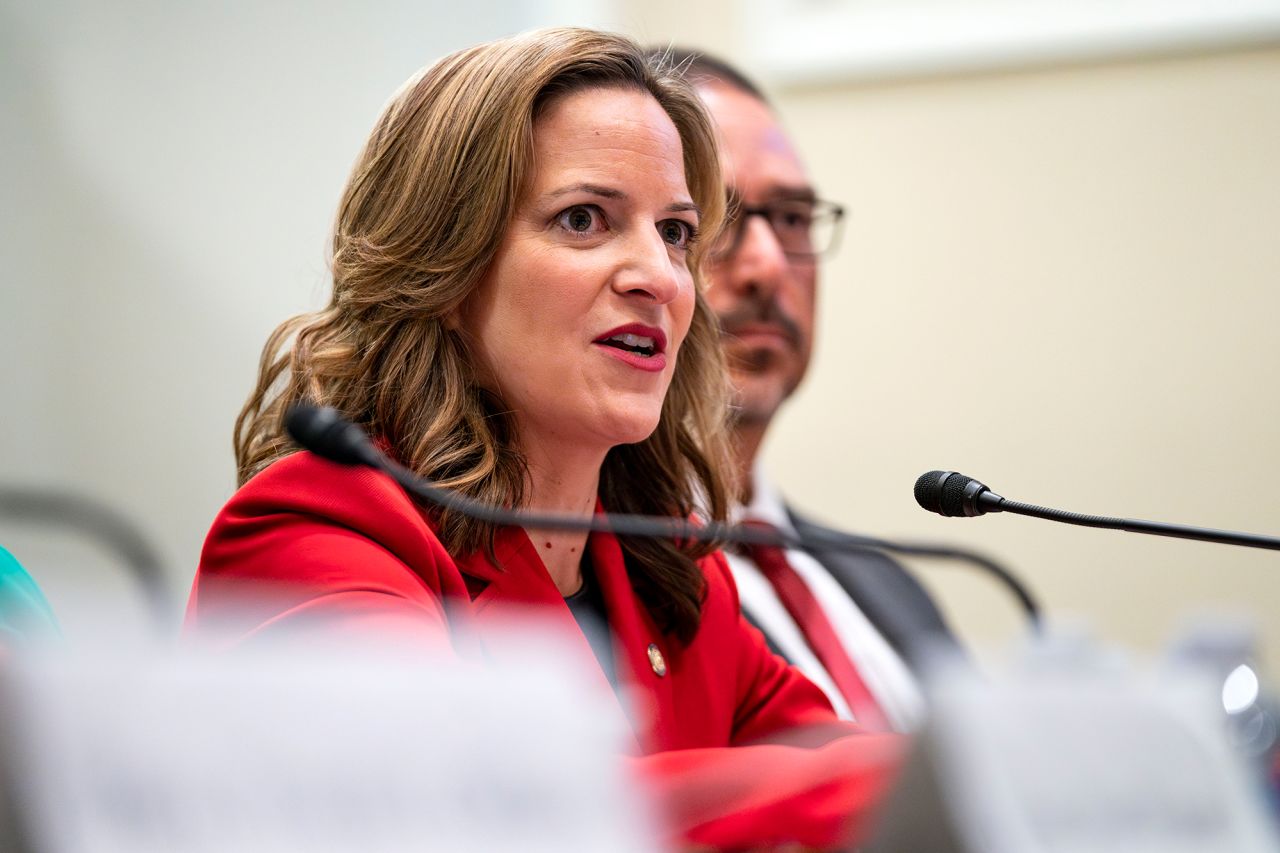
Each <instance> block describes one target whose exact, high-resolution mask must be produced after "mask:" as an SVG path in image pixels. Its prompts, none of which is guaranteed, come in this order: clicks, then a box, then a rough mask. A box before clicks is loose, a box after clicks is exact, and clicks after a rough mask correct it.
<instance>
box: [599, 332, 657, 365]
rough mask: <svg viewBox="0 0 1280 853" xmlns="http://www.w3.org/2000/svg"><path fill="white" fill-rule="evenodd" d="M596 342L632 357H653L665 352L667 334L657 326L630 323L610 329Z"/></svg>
mask: <svg viewBox="0 0 1280 853" xmlns="http://www.w3.org/2000/svg"><path fill="white" fill-rule="evenodd" d="M595 342H596V343H597V344H599V345H600V346H604V347H609V348H610V349H616V350H618V351H619V352H620V353H626V354H627V355H628V356H629V357H631V358H640V359H651V358H655V357H657V356H660V355H662V354H663V352H664V351H665V350H666V348H667V336H666V335H665V334H663V331H662V330H661V329H659V328H657V327H655V326H646V325H644V324H642V323H628V324H626V325H625V326H618V327H617V328H614V329H610V330H609V331H607V332H605V333H604V334H603V335H601V336H600V337H598V338H596V340H595Z"/></svg>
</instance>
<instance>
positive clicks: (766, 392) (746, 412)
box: [731, 373, 791, 423]
mask: <svg viewBox="0 0 1280 853" xmlns="http://www.w3.org/2000/svg"><path fill="white" fill-rule="evenodd" d="M731 381H732V384H733V388H734V394H733V405H734V411H735V416H734V419H735V420H736V421H738V422H739V423H768V422H769V421H770V420H772V419H773V416H774V414H776V413H777V411H778V409H779V408H780V407H781V406H782V404H783V403H784V402H786V399H787V397H788V396H790V393H791V392H790V388H789V386H788V384H787V382H786V381H784V379H783V378H782V377H779V376H760V375H758V374H747V375H745V376H744V375H741V374H738V373H734V374H733V375H732V377H731Z"/></svg>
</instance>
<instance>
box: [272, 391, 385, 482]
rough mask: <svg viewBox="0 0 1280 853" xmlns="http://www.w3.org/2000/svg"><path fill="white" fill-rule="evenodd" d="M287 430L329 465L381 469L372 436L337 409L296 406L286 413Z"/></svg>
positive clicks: (285, 424)
mask: <svg viewBox="0 0 1280 853" xmlns="http://www.w3.org/2000/svg"><path fill="white" fill-rule="evenodd" d="M284 428H285V430H287V431H288V433H289V435H290V437H291V438H293V440H294V441H296V442H297V443H298V444H299V445H301V446H302V447H304V448H306V449H307V450H310V451H311V452H312V453H314V454H316V455H317V456H323V457H324V458H325V459H328V460H329V461H330V462H338V463H340V464H342V465H368V466H370V467H373V468H379V467H381V464H380V463H381V457H380V456H379V454H378V451H377V450H376V449H375V448H374V446H373V444H372V443H371V442H370V441H369V436H367V435H365V434H364V430H362V429H360V427H358V426H356V425H355V424H353V423H351V422H350V421H348V420H347V419H346V418H344V417H343V416H342V415H341V414H340V413H339V412H338V410H337V409H334V408H331V407H329V406H313V405H311V404H310V403H294V404H293V405H292V406H290V407H289V411H288V412H286V413H285V416H284Z"/></svg>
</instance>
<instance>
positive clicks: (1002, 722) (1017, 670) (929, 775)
mask: <svg viewBox="0 0 1280 853" xmlns="http://www.w3.org/2000/svg"><path fill="white" fill-rule="evenodd" d="M1206 675H1207V673H1206V672H1199V671H1193V670H1191V669H1181V670H1170V669H1167V668H1162V669H1158V670H1157V669H1152V670H1142V669H1138V668H1136V667H1135V666H1133V665H1131V664H1130V663H1129V662H1128V661H1127V660H1125V659H1124V658H1122V657H1121V656H1118V655H1115V654H1111V653H1106V652H1104V651H1102V650H1099V649H1095V648H1093V647H1092V646H1090V645H1088V644H1083V643H1067V644H1061V645H1054V644H1046V645H1044V646H1041V647H1038V648H1032V649H1031V650H1030V652H1029V653H1028V654H1027V655H1026V656H1025V657H1024V658H1023V659H1021V660H1020V661H1019V662H1018V663H1017V664H1015V665H1012V666H1010V667H1008V669H1007V670H1006V671H1003V672H1001V673H999V674H998V675H996V676H995V677H993V678H990V679H981V678H979V677H978V676H976V675H975V674H973V673H972V672H971V671H969V670H966V669H963V668H959V667H942V668H940V669H939V670H938V671H937V672H935V673H933V674H932V675H931V676H930V677H929V679H928V681H929V690H928V692H929V695H930V701H931V710H930V721H929V722H928V724H927V725H926V726H925V727H924V729H923V731H922V732H921V733H920V735H919V736H918V737H917V739H916V742H915V744H914V748H913V752H912V756H911V758H910V759H909V761H908V762H907V767H906V770H905V771H904V773H903V778H902V779H901V781H900V784H899V785H898V788H897V789H896V790H895V792H894V795H893V797H892V798H891V802H890V804H889V806H888V807H887V809H886V813H885V815H884V819H883V822H882V825H881V828H880V834H879V837H878V839H877V841H876V843H875V844H872V845H870V846H868V848H867V853H889V851H892V852H893V853H1049V851H1053V853H1269V852H1270V853H1274V851H1276V850H1280V846H1277V837H1276V834H1275V829H1274V826H1273V825H1272V820H1271V818H1272V816H1271V815H1270V814H1268V811H1267V807H1266V804H1265V791H1264V787H1263V780H1262V778H1261V774H1258V773H1256V772H1251V771H1250V769H1249V768H1248V767H1247V765H1246V762H1245V756H1244V755H1243V754H1241V753H1239V752H1237V751H1234V750H1233V749H1232V748H1231V747H1230V745H1229V742H1228V737H1227V726H1228V721H1227V717H1226V715H1225V714H1224V713H1223V708H1222V705H1221V682H1220V681H1219V680H1215V679H1212V678H1208V677H1204V676H1206Z"/></svg>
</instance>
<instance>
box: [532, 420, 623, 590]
mask: <svg viewBox="0 0 1280 853" xmlns="http://www.w3.org/2000/svg"><path fill="white" fill-rule="evenodd" d="M604 455H605V454H604V453H603V452H598V451H597V452H589V451H584V450H583V449H581V448H562V447H561V448H555V449H554V450H553V449H552V448H549V447H547V446H545V445H535V446H533V447H531V448H529V449H527V450H526V451H525V458H526V459H527V460H528V463H529V491H528V498H529V500H528V504H527V506H528V508H529V509H531V510H537V511H539V512H554V513H558V514H561V515H570V516H576V517H578V518H590V517H591V516H592V515H593V514H594V513H595V509H596V496H597V495H598V493H599V491H600V466H601V465H602V464H603V463H604ZM525 533H526V534H528V536H529V541H530V542H532V543H533V545H534V547H535V548H536V549H537V551H538V556H539V557H541V558H542V563H543V565H545V566H546V567H547V573H548V574H549V575H551V580H552V581H554V582H555V585H556V589H558V590H559V591H560V594H561V595H572V594H573V593H575V592H577V591H578V589H579V588H580V587H581V586H582V554H583V551H584V550H585V549H586V546H587V533H586V531H579V530H528V529H526V530H525Z"/></svg>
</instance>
